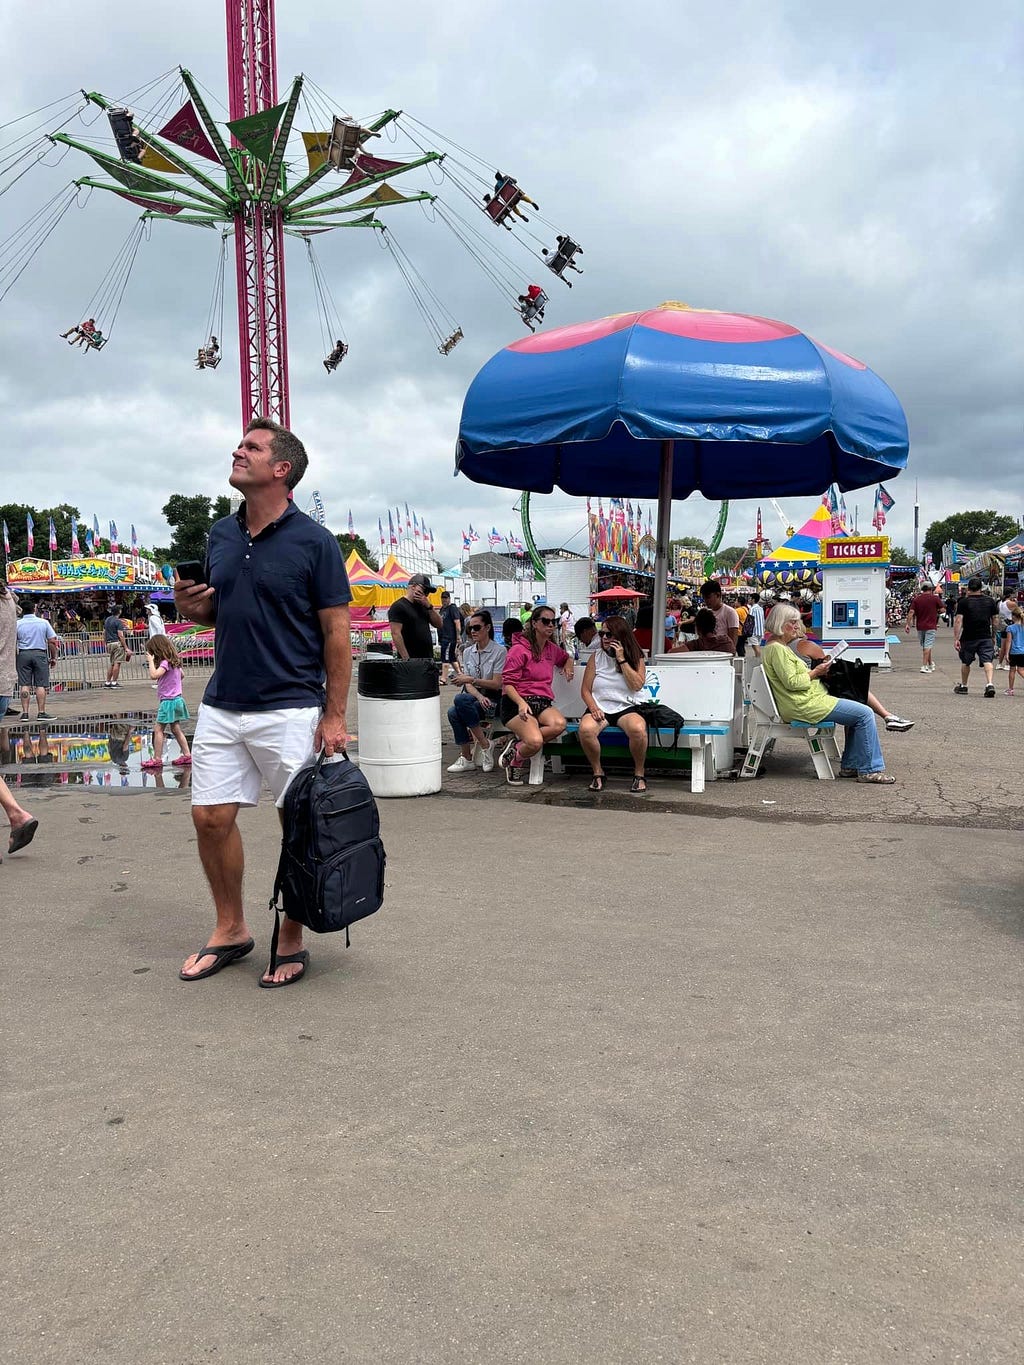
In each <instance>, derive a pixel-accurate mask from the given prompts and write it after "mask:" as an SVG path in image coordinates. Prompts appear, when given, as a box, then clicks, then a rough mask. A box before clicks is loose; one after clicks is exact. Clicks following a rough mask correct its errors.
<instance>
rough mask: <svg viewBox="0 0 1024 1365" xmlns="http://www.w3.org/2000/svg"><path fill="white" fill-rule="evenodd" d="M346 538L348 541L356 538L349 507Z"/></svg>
mask: <svg viewBox="0 0 1024 1365" xmlns="http://www.w3.org/2000/svg"><path fill="white" fill-rule="evenodd" d="M348 538H349V540H355V538H356V524H355V522H354V521H353V520H352V508H351V507H350V508H349V509H348Z"/></svg>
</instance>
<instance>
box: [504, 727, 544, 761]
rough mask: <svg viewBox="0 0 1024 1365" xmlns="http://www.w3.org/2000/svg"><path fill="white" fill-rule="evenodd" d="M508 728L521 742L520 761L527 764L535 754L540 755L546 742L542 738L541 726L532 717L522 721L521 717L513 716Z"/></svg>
mask: <svg viewBox="0 0 1024 1365" xmlns="http://www.w3.org/2000/svg"><path fill="white" fill-rule="evenodd" d="M508 728H509V729H510V730H511V731H512V733H513V734H514V735H515V737H516V739H517V740H518V741H519V755H518V756H519V761H520V762H521V763H525V762H526V760H527V759H530V758H532V757H533V756H534V754H536V753H539V752H540V749H541V746H542V745H543V743H544V740H543V738H542V736H541V729H540V726H539V725H538V724H537V722H536V720H534V718H533V716H530V717H529V718H528V719H527V720H521V719H520V717H519V716H513V718H512V719H511V720H510V721H509V723H508Z"/></svg>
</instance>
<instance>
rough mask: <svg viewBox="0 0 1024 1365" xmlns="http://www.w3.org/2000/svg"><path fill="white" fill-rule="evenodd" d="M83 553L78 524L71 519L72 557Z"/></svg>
mask: <svg viewBox="0 0 1024 1365" xmlns="http://www.w3.org/2000/svg"><path fill="white" fill-rule="evenodd" d="M81 553H82V545H81V542H80V541H79V539H78V522H77V521H76V520H75V519H74V517H72V518H71V554H72V557H74V556H75V555H80V554H81Z"/></svg>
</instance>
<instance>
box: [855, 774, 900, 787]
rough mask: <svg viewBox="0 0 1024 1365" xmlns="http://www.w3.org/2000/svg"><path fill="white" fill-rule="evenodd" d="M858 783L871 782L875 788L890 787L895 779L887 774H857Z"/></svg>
mask: <svg viewBox="0 0 1024 1365" xmlns="http://www.w3.org/2000/svg"><path fill="white" fill-rule="evenodd" d="M857 781H858V782H871V783H873V784H874V785H875V786H876V787H891V786H892V784H893V783H894V782H895V781H896V779H895V777H890V776H889V774H888V773H887V772H880V773H858V774H857Z"/></svg>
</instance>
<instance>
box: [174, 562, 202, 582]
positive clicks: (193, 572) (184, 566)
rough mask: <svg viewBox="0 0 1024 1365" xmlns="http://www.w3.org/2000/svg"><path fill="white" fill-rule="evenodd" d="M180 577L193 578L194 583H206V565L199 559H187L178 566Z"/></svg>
mask: <svg viewBox="0 0 1024 1365" xmlns="http://www.w3.org/2000/svg"><path fill="white" fill-rule="evenodd" d="M176 568H177V573H178V577H179V578H181V579H186V578H187V579H191V581H192V582H193V583H204V582H205V581H206V580H205V578H204V577H203V572H204V566H203V565H202V564H201V563H200V562H199V560H198V559H186V560H184V561H183V562H182V563H181V564H178V565H177V566H176Z"/></svg>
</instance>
